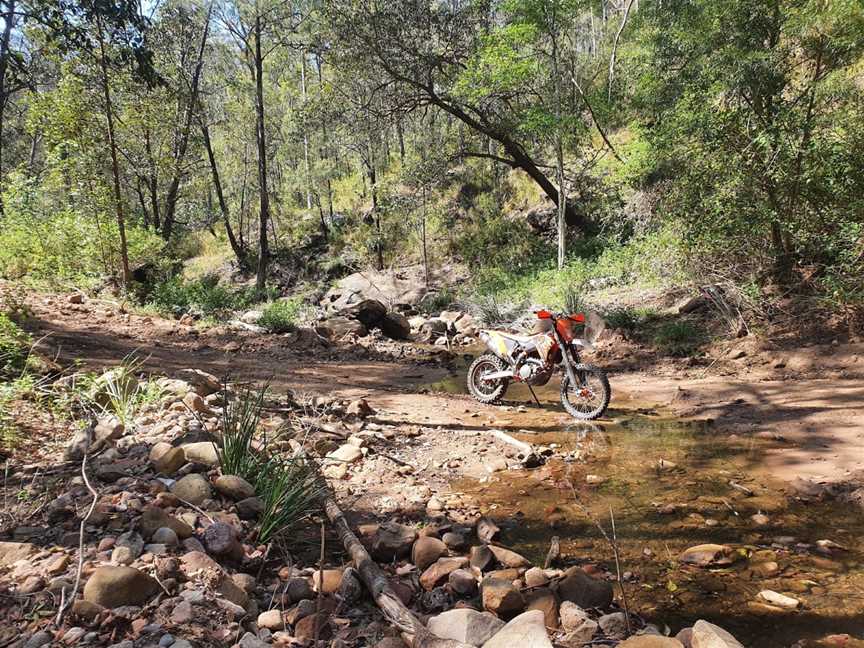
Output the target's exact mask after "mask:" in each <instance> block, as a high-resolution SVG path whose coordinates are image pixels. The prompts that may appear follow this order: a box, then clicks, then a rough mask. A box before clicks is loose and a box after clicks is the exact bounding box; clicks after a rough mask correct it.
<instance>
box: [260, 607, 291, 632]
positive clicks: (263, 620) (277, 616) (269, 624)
mask: <svg viewBox="0 0 864 648" xmlns="http://www.w3.org/2000/svg"><path fill="white" fill-rule="evenodd" d="M258 627H259V628H267V629H268V630H284V629H285V617H284V616H283V614H282V610H267V611H266V612H262V613H261V614H259V615H258Z"/></svg>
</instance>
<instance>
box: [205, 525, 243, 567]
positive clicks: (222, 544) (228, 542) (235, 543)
mask: <svg viewBox="0 0 864 648" xmlns="http://www.w3.org/2000/svg"><path fill="white" fill-rule="evenodd" d="M204 546H205V547H207V553H210V554H213V555H214V556H220V557H224V558H228V559H230V560H235V561H238V562H239V561H241V560H243V545H242V544H241V543H240V540H239V538H238V537H237V531H236V530H235V529H234V527H233V526H231V525H230V524H225V523H224V522H214V523H213V524H211V525H210V526H208V527H207V529H206V530H205V531H204Z"/></svg>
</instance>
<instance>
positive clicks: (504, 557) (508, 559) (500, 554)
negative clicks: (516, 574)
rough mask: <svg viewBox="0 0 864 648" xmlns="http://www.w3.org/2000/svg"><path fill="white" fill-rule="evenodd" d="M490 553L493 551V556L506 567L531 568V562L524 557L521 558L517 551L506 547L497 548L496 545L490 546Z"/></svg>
mask: <svg viewBox="0 0 864 648" xmlns="http://www.w3.org/2000/svg"><path fill="white" fill-rule="evenodd" d="M489 551H491V552H492V555H493V556H495V559H496V560H497V561H498V562H499V563H501V564H502V565H504V566H505V567H513V568H518V567H530V566H531V561H530V560H528V559H527V558H525V557H524V556H520V555H519V554H518V553H516V552H515V551H510V550H509V549H505V548H504V547H496V546H495V545H489Z"/></svg>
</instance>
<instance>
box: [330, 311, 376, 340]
mask: <svg viewBox="0 0 864 648" xmlns="http://www.w3.org/2000/svg"><path fill="white" fill-rule="evenodd" d="M317 328H318V333H320V334H321V335H323V336H324V337H326V338H328V339H330V340H339V339H341V338H343V337H345V336H346V335H348V334H349V333H350V334H352V335H356V336H357V337H365V336H366V335H368V334H369V330H368V329H367V328H366V327H365V326H363V323H362V322H358V321H357V320H355V319H350V318H348V317H340V316H334V317H330V318H328V319H326V320H324V321H323V322H321V324H319V325H318V327H317Z"/></svg>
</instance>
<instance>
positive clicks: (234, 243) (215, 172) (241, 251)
mask: <svg viewBox="0 0 864 648" xmlns="http://www.w3.org/2000/svg"><path fill="white" fill-rule="evenodd" d="M201 136H202V137H203V139H204V148H205V149H206V150H207V159H208V161H209V162H210V173H211V175H212V176H213V187H214V188H215V189H216V198H217V200H218V201H219V211H221V212H222V222H223V223H225V233H226V234H227V235H228V242H229V243H230V244H231V249H232V250H233V251H234V256H235V257H237V265H238V266H240V268H241V269H242V270H248V269H249V260H248V259H247V257H246V249H245V248H244V247H243V246H242V245H241V244H240V242H239V241H238V240H237V237H236V236H235V235H234V228H232V227H231V218H230V213H229V211H228V203H227V202H225V194H224V192H223V191H222V179H221V178H220V176H219V167H218V166H217V164H216V156H215V155H214V154H213V143H212V142H211V141H210V129H209V128H208V127H207V125H206V124H204V123H203V122H202V124H201Z"/></svg>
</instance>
